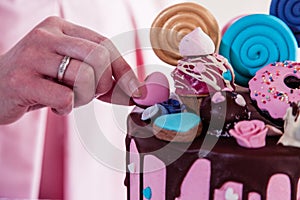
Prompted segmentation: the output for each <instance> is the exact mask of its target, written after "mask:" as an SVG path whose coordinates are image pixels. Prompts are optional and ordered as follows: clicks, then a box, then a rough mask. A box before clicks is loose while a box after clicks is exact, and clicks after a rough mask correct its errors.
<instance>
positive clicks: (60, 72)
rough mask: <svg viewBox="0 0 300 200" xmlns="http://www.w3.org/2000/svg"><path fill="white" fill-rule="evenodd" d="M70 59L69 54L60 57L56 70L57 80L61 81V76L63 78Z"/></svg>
mask: <svg viewBox="0 0 300 200" xmlns="http://www.w3.org/2000/svg"><path fill="white" fill-rule="evenodd" d="M70 59H71V58H70V56H65V57H64V58H63V59H62V61H61V63H60V65H59V67H58V71H57V80H58V81H59V82H62V80H63V78H64V75H65V72H66V69H67V67H68V64H69V63H70Z"/></svg>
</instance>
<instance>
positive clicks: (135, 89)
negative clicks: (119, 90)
mask: <svg viewBox="0 0 300 200" xmlns="http://www.w3.org/2000/svg"><path fill="white" fill-rule="evenodd" d="M128 87H129V90H130V91H131V92H132V97H134V98H139V97H141V96H142V93H141V91H140V90H139V87H140V84H139V83H138V82H137V81H136V80H134V79H131V80H130V81H129V84H128Z"/></svg>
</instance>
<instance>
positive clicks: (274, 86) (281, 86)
mask: <svg viewBox="0 0 300 200" xmlns="http://www.w3.org/2000/svg"><path fill="white" fill-rule="evenodd" d="M249 89H250V97H251V99H252V100H254V101H256V103H257V106H258V108H259V109H260V110H261V111H264V112H268V113H269V115H270V116H271V117H272V118H273V119H276V120H277V119H278V120H282V119H283V117H284V115H285V113H286V110H287V109H288V107H289V106H290V103H291V102H298V101H300V62H292V61H284V62H276V63H272V64H269V65H267V66H265V67H263V68H261V69H260V70H258V71H257V72H256V74H255V76H254V77H253V78H252V79H251V80H250V81H249Z"/></svg>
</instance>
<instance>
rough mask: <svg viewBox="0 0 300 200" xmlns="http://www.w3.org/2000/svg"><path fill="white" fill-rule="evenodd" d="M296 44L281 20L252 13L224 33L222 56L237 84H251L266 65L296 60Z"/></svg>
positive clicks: (221, 47)
mask: <svg viewBox="0 0 300 200" xmlns="http://www.w3.org/2000/svg"><path fill="white" fill-rule="evenodd" d="M297 49H298V47H297V41H296V39H295V37H294V35H293V33H292V31H291V30H290V29H289V27H288V26H287V25H286V24H285V23H284V22H283V21H282V20H280V19H279V18H277V17H274V16H271V15H265V14H252V15H247V16H245V17H242V18H240V19H238V20H237V21H236V22H235V23H233V24H232V25H231V26H230V27H229V28H228V29H227V31H226V32H225V33H224V35H223V38H222V41H221V44H220V54H221V55H223V56H224V57H226V58H227V59H228V60H229V62H230V64H231V65H232V67H233V69H234V73H235V83H236V84H238V85H241V86H248V81H249V80H250V79H251V78H252V77H253V76H254V75H255V73H256V71H257V70H259V69H260V68H262V67H263V66H265V65H267V64H269V63H273V62H276V61H284V60H295V59H296V57H297Z"/></svg>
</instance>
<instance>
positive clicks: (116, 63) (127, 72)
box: [62, 22, 141, 97]
mask: <svg viewBox="0 0 300 200" xmlns="http://www.w3.org/2000/svg"><path fill="white" fill-rule="evenodd" d="M62 28H63V32H64V33H65V34H67V35H69V36H72V37H78V38H83V39H86V40H89V41H92V42H94V43H98V44H101V46H103V47H104V48H106V49H107V50H108V52H109V58H110V62H111V63H110V64H111V67H112V71H113V76H114V78H115V79H116V80H117V81H118V82H119V85H120V87H121V88H122V89H123V90H124V92H125V93H126V94H127V95H129V96H134V97H140V96H141V93H140V91H139V90H138V88H139V87H140V83H139V81H138V79H137V77H136V76H135V74H134V72H133V71H132V69H131V67H130V66H129V64H128V63H127V62H126V61H125V60H124V58H123V57H122V56H121V54H120V53H119V51H118V50H117V48H116V47H115V46H114V45H113V43H112V42H111V41H110V40H109V39H107V38H105V37H104V36H101V35H100V34H98V33H96V32H94V31H92V30H89V29H87V28H84V27H81V26H77V25H74V24H72V23H69V22H66V23H64V24H63V26H62ZM124 76H125V77H124ZM128 83H130V84H128Z"/></svg>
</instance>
